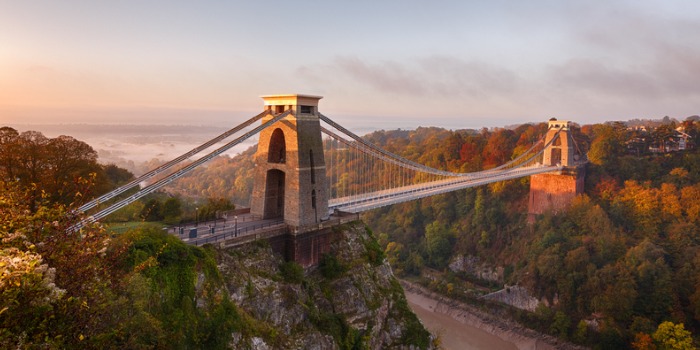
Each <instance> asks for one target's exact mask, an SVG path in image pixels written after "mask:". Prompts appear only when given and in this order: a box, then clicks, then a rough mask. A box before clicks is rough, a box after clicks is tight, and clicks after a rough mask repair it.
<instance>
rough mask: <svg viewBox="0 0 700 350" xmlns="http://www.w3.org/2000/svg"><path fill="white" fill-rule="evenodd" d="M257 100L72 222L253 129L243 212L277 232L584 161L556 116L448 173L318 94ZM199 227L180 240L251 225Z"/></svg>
mask: <svg viewBox="0 0 700 350" xmlns="http://www.w3.org/2000/svg"><path fill="white" fill-rule="evenodd" d="M262 98H263V100H264V106H265V107H264V110H263V112H262V113H260V114H258V115H256V116H254V117H252V118H250V119H249V120H247V121H245V122H243V123H241V124H240V125H237V126H236V127H234V128H232V129H230V130H228V131H226V132H224V133H223V134H221V135H219V136H217V137H215V138H213V139H211V140H209V141H207V142H205V143H203V144H202V145H200V146H198V147H195V148H194V149H192V150H191V151H189V152H186V153H185V154H183V155H181V156H179V157H177V158H175V159H173V160H171V161H169V162H167V163H165V164H163V165H161V166H159V167H157V168H155V169H153V170H151V171H149V172H147V173H145V174H143V175H141V176H139V177H138V178H136V179H134V180H133V181H131V182H129V183H128V184H126V185H123V186H121V187H119V188H117V189H115V190H113V191H111V192H109V193H106V194H104V195H102V196H99V197H97V198H95V199H93V200H92V201H90V202H87V203H85V204H84V205H82V206H81V207H80V208H79V209H80V210H81V211H83V212H89V211H94V213H92V214H90V215H89V216H88V217H87V219H85V220H84V221H83V222H80V223H78V224H77V225H76V226H75V227H74V229H76V230H77V229H80V228H81V227H83V226H84V225H86V224H88V223H90V222H95V221H98V220H101V219H103V218H105V217H106V216H108V215H110V214H112V213H114V212H115V211H117V210H120V209H122V208H124V207H125V206H127V205H129V204H131V203H133V202H135V201H137V200H139V199H140V198H143V197H144V196H146V195H148V194H150V193H153V192H155V191H157V190H159V189H161V188H163V187H164V186H167V185H168V184H169V183H171V182H173V181H176V180H177V179H178V178H180V177H182V176H185V175H186V174H188V173H189V172H190V171H192V170H193V169H195V168H197V167H198V166H200V165H202V164H204V163H206V162H207V161H209V160H211V159H213V158H214V157H217V156H219V155H221V154H222V153H224V152H226V151H228V150H230V149H231V148H233V147H234V146H236V145H239V144H241V143H242V142H244V141H246V140H248V139H251V138H254V137H258V149H257V152H256V155H255V164H256V167H255V179H254V186H253V193H252V199H251V204H250V207H251V208H250V212H251V217H253V218H256V219H258V220H259V221H260V223H261V224H260V226H261V227H260V230H263V229H265V227H267V230H268V231H269V230H270V229H271V228H274V229H275V230H277V231H278V232H283V231H284V232H292V233H300V232H309V231H314V230H318V229H319V228H322V227H326V226H328V223H329V222H333V218H337V217H339V216H341V215H340V214H341V213H354V214H357V213H361V212H363V211H367V210H372V209H376V208H381V207H385V206H389V205H394V204H397V203H402V202H407V201H412V200H416V199H420V198H425V197H428V196H433V195H437V194H442V193H448V192H452V191H457V190H460V189H465V188H469V187H475V186H482V185H485V184H489V183H493V182H498V181H504V180H509V179H516V178H520V177H525V176H533V175H537V174H563V173H566V172H567V169H568V170H571V169H574V170H575V169H580V168H581V166H582V164H584V163H585V156H584V155H583V154H582V153H581V151H580V150H579V149H578V145H577V144H576V142H575V140H574V139H573V137H572V135H571V133H570V129H569V122H566V121H557V120H550V122H549V129H548V131H547V132H546V135H544V136H543V137H542V139H540V140H539V141H538V142H535V143H534V144H533V145H532V147H530V148H529V149H528V150H527V151H525V152H523V153H522V154H520V155H518V156H517V157H514V158H513V159H512V160H510V161H508V162H506V163H505V164H502V165H500V166H498V167H495V168H492V169H488V170H483V171H477V172H467V173H457V172H449V171H444V170H440V169H435V168H431V167H428V166H425V165H422V164H419V163H416V162H413V161H411V160H408V159H406V158H404V157H401V156H399V155H397V154H394V153H392V152H388V151H386V150H384V149H382V148H380V147H377V146H376V145H374V144H372V143H369V142H367V141H366V140H365V139H363V138H362V137H360V136H358V135H355V134H354V133H352V132H351V131H350V130H348V129H346V128H344V127H343V126H342V125H340V124H338V123H336V122H335V121H333V120H332V119H330V118H329V117H327V116H325V115H324V114H322V113H320V112H319V111H318V102H319V100H320V99H321V97H319V96H311V95H270V96H263V97H262ZM231 138H233V139H232V140H230V141H228V142H227V141H226V140H228V139H231ZM212 148H213V150H212ZM201 153H204V155H201V156H198V155H199V154H201ZM134 189H137V190H136V191H135V192H134ZM574 192H576V189H574ZM127 193H128V194H127ZM550 197H551V195H550ZM531 200H532V196H531ZM110 202H114V203H111V204H109V203H110ZM251 227H252V228H253V229H251ZM241 230H245V232H241ZM196 231H197V228H195V235H196ZM206 231H207V234H208V236H209V237H207V238H206V239H190V238H188V239H187V240H188V242H189V243H192V244H197V245H201V244H204V243H212V242H220V241H226V240H231V239H232V238H239V237H242V236H245V234H244V233H248V232H256V230H255V224H254V223H253V224H248V225H241V227H238V225H235V226H234V227H233V228H232V227H228V228H227V227H226V226H224V227H223V228H220V229H218V231H217V229H216V228H211V227H209V228H208V230H206ZM277 231H276V232H277Z"/></svg>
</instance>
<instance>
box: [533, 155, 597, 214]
mask: <svg viewBox="0 0 700 350" xmlns="http://www.w3.org/2000/svg"><path fill="white" fill-rule="evenodd" d="M584 178H585V167H574V168H567V169H565V170H562V171H560V172H557V173H547V174H537V175H532V176H531V177H530V201H529V210H528V214H529V220H530V222H533V220H534V219H535V217H536V216H537V215H541V214H544V213H546V212H550V211H551V212H553V213H557V212H560V211H562V210H564V209H566V208H567V206H568V205H569V204H570V203H571V201H572V200H573V199H574V198H575V197H576V196H577V195H580V194H583V185H584Z"/></svg>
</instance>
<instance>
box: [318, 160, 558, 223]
mask: <svg viewBox="0 0 700 350" xmlns="http://www.w3.org/2000/svg"><path fill="white" fill-rule="evenodd" d="M562 168H563V167H562V166H561V165H557V166H541V165H537V166H530V167H519V168H514V169H509V170H503V171H499V172H494V173H490V174H488V175H487V176H484V177H479V178H466V177H465V178H451V179H445V180H440V181H433V182H427V183H422V184H416V185H410V186H404V187H397V188H393V189H390V190H385V191H377V192H371V193H365V194H361V195H356V196H348V197H341V198H336V199H331V200H330V201H329V203H328V207H329V209H330V210H335V209H338V210H341V211H344V212H349V213H359V212H363V211H367V210H371V209H376V208H380V207H385V206H388V205H392V204H397V203H403V202H407V201H411V200H415V199H419V198H425V197H429V196H434V195H437V194H442V193H447V192H452V191H456V190H460V189H464V188H469V187H476V186H481V185H486V184H489V183H493V182H498V181H504V180H510V179H516V178H520V177H524V176H530V175H534V174H541V173H546V172H551V171H557V170H561V169H562Z"/></svg>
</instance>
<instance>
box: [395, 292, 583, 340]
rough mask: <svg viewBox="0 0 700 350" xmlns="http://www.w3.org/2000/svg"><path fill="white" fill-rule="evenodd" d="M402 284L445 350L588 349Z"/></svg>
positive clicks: (423, 320)
mask: <svg viewBox="0 0 700 350" xmlns="http://www.w3.org/2000/svg"><path fill="white" fill-rule="evenodd" d="M401 284H402V285H403V288H404V291H405V293H406V299H407V300H408V304H409V305H410V306H411V308H412V309H413V311H414V312H415V313H416V315H417V316H418V318H420V319H421V321H422V322H423V324H424V325H425V327H426V328H427V329H428V330H429V331H431V332H433V334H439V335H440V338H441V340H442V347H443V348H444V349H446V350H457V349H475V350H481V349H504V350H515V349H519V350H530V349H538V350H547V349H572V350H573V349H576V350H579V349H585V348H583V347H579V346H576V345H573V344H568V343H564V342H562V341H560V340H558V339H556V338H554V337H551V336H548V335H544V334H540V333H537V332H535V331H533V330H530V329H527V328H524V327H522V326H520V325H519V324H517V323H515V322H513V321H510V320H503V319H500V318H498V317H496V316H492V315H489V314H487V313H485V312H483V311H481V310H478V309H476V308H474V307H472V306H469V305H466V304H463V303H459V302H456V301H454V300H451V299H447V298H445V297H443V296H440V295H437V294H435V293H432V292H430V291H428V290H426V289H424V288H422V287H420V286H417V285H414V284H411V283H409V282H406V281H402V282H401Z"/></svg>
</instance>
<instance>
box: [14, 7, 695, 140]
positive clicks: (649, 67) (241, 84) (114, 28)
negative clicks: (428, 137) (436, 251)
mask: <svg viewBox="0 0 700 350" xmlns="http://www.w3.org/2000/svg"><path fill="white" fill-rule="evenodd" d="M698 77H700V1H697V0H687V1H674V0H663V1H644V0H635V1H617V0H611V1H605V2H602V1H589V0H585V1H583V0H582V1H579V0H573V1H560V0H556V1H555V0H552V1H549V0H530V1H503V0H492V1H469V0H453V1H443V0H434V1H418V0H402V1H398V0H396V1H394V0H372V1H369V0H355V1H305V0H297V1H265V0H263V1H213V0H210V1H174V0H169V1H148V0H140V1H129V0H125V1H92V0H85V1H72V0H65V1H48V0H45V1H37V0H22V1H15V0H0V124H3V123H5V124H13V123H14V124H16V123H24V124H36V123H143V124H192V125H216V126H234V125H236V124H238V123H240V122H241V121H243V120H245V119H247V118H249V117H251V116H253V115H255V114H257V113H258V112H259V111H261V110H262V100H261V99H260V96H261V95H269V94H287V93H301V94H312V95H321V96H323V97H324V98H323V99H322V100H321V102H320V105H319V110H320V111H321V112H323V113H324V114H325V115H327V116H329V117H331V118H332V119H335V120H336V121H338V122H340V123H341V124H343V125H344V126H347V127H349V128H350V129H353V128H358V129H367V128H370V129H371V128H386V129H395V128H414V127H417V126H442V127H447V128H451V129H459V128H480V127H484V126H486V127H498V126H505V125H513V124H519V123H526V122H540V121H545V120H547V119H549V118H550V117H557V118H559V119H566V120H572V121H575V122H578V123H579V124H589V123H597V122H603V121H608V120H628V119H634V118H662V117H663V116H670V117H673V118H677V119H679V120H682V119H685V118H686V117H688V116H691V115H695V114H700V82H699V80H698Z"/></svg>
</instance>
